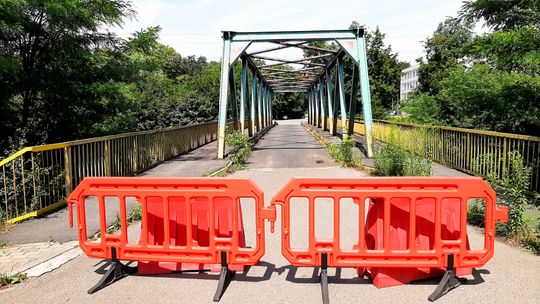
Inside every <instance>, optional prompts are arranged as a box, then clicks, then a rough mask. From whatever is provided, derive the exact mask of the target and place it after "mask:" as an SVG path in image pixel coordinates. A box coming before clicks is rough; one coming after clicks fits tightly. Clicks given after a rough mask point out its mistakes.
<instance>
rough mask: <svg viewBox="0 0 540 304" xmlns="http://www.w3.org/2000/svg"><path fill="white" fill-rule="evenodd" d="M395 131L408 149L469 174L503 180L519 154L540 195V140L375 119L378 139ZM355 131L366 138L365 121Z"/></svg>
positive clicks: (382, 138)
mask: <svg viewBox="0 0 540 304" xmlns="http://www.w3.org/2000/svg"><path fill="white" fill-rule="evenodd" d="M392 128H399V131H400V132H399V133H400V137H401V138H403V139H404V142H405V143H406V145H407V148H409V149H415V147H418V146H422V147H423V148H424V149H425V150H426V151H424V152H426V153H428V155H429V156H430V157H431V159H432V160H433V161H435V162H437V163H440V164H443V165H446V166H448V167H451V168H454V169H457V170H459V171H463V172H466V173H469V174H477V175H481V176H489V175H494V176H496V177H499V178H501V177H503V176H505V175H506V174H507V173H508V172H510V169H511V168H510V166H511V163H510V161H509V157H510V153H512V152H519V154H520V155H521V157H522V158H523V160H524V162H525V164H526V165H527V166H530V167H531V168H532V174H531V180H530V185H529V191H531V192H534V193H540V137H537V136H531V135H521V134H512V133H503V132H495V131H486V130H474V129H465V128H456V127H448V126H433V125H417V124H412V123H402V122H392V121H387V120H373V136H374V138H375V139H376V140H379V141H382V142H384V141H385V140H386V139H387V138H388V136H389V134H390V133H391V130H392ZM354 131H355V133H358V134H361V135H365V128H364V124H363V122H362V121H361V120H356V121H355V126H354ZM483 157H484V158H486V157H490V158H491V160H492V161H491V162H487V163H479V160H480V159H481V158H483ZM475 166H476V168H475Z"/></svg>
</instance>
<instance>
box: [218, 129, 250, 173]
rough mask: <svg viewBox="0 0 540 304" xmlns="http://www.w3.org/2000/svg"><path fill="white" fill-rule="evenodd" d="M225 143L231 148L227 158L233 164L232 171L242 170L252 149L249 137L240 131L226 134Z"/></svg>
mask: <svg viewBox="0 0 540 304" xmlns="http://www.w3.org/2000/svg"><path fill="white" fill-rule="evenodd" d="M225 142H226V143H227V144H228V145H229V146H231V153H230V155H229V158H230V160H231V162H232V163H233V170H240V169H242V168H244V166H245V164H246V163H247V159H248V157H249V154H250V153H251V148H252V147H253V145H252V144H251V142H250V141H249V137H248V136H246V135H245V134H243V133H242V132H240V131H233V132H227V135H226V136H225Z"/></svg>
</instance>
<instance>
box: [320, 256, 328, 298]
mask: <svg viewBox="0 0 540 304" xmlns="http://www.w3.org/2000/svg"><path fill="white" fill-rule="evenodd" d="M320 279H321V292H322V301H323V304H329V303H330V296H329V295H328V256H327V254H326V252H323V253H321V275H320Z"/></svg>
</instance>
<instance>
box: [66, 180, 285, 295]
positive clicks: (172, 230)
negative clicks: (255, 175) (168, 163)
mask: <svg viewBox="0 0 540 304" xmlns="http://www.w3.org/2000/svg"><path fill="white" fill-rule="evenodd" d="M241 199H251V200H253V201H254V203H255V206H254V209H255V210H254V212H255V227H253V230H254V231H255V244H254V245H253V246H252V247H249V248H248V247H247V246H246V243H245V238H244V225H243V222H242V211H241V207H240V200H241ZM88 200H90V201H91V200H94V201H97V204H98V206H99V212H98V214H86V205H87V204H88ZM130 200H131V201H135V200H136V201H137V202H138V203H140V204H141V216H142V220H141V223H142V225H141V232H140V239H139V240H136V241H132V242H130V240H128V216H129V215H128V210H127V204H128V203H129V201H130ZM68 203H69V213H70V226H73V216H72V205H76V206H77V219H78V221H77V222H78V225H77V229H78V234H79V243H80V247H81V249H82V250H83V251H84V253H85V254H86V255H88V256H89V257H92V258H99V259H109V260H111V261H112V267H111V268H110V269H109V271H108V273H106V274H105V275H104V277H103V278H102V280H101V281H100V282H98V284H96V286H94V287H93V288H91V289H90V290H89V293H93V292H95V291H97V290H99V289H101V288H103V287H105V286H107V285H108V284H110V283H112V282H114V281H116V280H118V279H121V278H122V277H124V276H126V275H129V274H131V273H134V272H135V271H136V269H133V268H130V267H129V266H126V265H124V264H122V263H120V262H119V261H120V260H126V261H140V263H141V264H140V267H141V270H142V271H143V273H145V272H146V273H149V272H154V271H157V272H159V271H161V270H162V268H163V269H169V270H186V269H208V268H210V269H215V267H214V266H215V265H220V266H221V267H220V268H221V274H220V282H219V286H218V290H217V291H216V295H215V296H214V301H219V299H220V297H221V295H222V293H223V291H224V289H225V288H226V287H227V285H228V281H230V279H231V278H232V270H234V269H238V268H242V267H243V266H245V265H255V264H257V263H258V262H259V260H260V258H261V257H262V256H263V255H264V251H265V229H264V220H265V219H271V220H274V219H275V216H276V215H275V210H272V209H265V208H264V196H263V193H262V191H261V190H260V189H259V188H258V187H257V186H256V185H255V184H253V183H252V182H251V181H250V180H248V179H220V178H142V177H122V178H118V177H116V178H106V177H102V178H100V177H92V178H90V177H87V178H85V179H84V180H83V181H82V182H81V183H80V184H79V185H78V186H77V188H76V189H75V190H74V191H73V192H72V193H71V195H70V196H69V198H68ZM108 204H116V206H118V208H119V215H118V216H119V222H120V230H119V231H118V232H113V233H108V232H107V225H106V218H107V214H106V209H107V208H106V205H108ZM90 216H95V217H99V219H100V236H101V239H100V240H97V241H94V240H91V239H89V238H90V237H92V236H90V235H88V234H87V221H86V219H87V218H88V217H90ZM160 263H170V264H169V265H168V266H167V265H165V266H164V265H162V264H160ZM171 265H172V266H171Z"/></svg>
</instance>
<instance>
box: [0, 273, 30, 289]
mask: <svg viewBox="0 0 540 304" xmlns="http://www.w3.org/2000/svg"><path fill="white" fill-rule="evenodd" d="M27 279H28V277H27V276H26V273H17V274H7V273H0V287H5V286H10V285H14V284H19V283H22V282H24V281H26V280H27Z"/></svg>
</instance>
